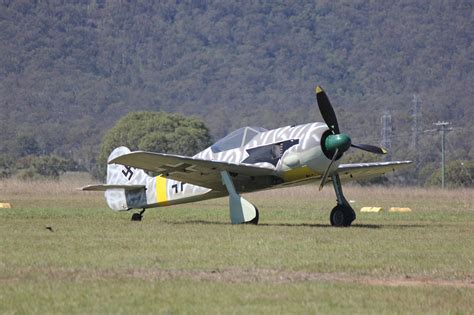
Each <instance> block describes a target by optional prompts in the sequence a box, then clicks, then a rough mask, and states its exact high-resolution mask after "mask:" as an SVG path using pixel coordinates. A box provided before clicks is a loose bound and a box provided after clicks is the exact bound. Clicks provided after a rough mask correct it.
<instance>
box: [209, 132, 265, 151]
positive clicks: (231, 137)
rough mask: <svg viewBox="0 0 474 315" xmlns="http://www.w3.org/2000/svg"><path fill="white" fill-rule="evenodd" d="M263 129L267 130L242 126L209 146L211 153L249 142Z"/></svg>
mask: <svg viewBox="0 0 474 315" xmlns="http://www.w3.org/2000/svg"><path fill="white" fill-rule="evenodd" d="M264 131H267V129H265V128H262V127H242V128H240V129H237V130H235V131H233V132H231V133H229V134H228V135H227V136H225V137H224V138H222V139H220V140H219V141H217V142H216V143H214V144H213V145H212V146H211V150H212V152H213V153H219V152H222V151H227V150H232V149H235V148H239V147H241V146H244V145H246V144H247V143H249V141H250V140H252V138H253V137H255V136H256V135H257V134H259V133H261V132H264Z"/></svg>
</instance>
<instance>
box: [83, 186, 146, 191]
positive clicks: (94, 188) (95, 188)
mask: <svg viewBox="0 0 474 315" xmlns="http://www.w3.org/2000/svg"><path fill="white" fill-rule="evenodd" d="M142 188H145V185H109V184H101V185H88V186H85V187H82V188H81V190H84V191H106V190H109V189H125V190H136V189H142Z"/></svg>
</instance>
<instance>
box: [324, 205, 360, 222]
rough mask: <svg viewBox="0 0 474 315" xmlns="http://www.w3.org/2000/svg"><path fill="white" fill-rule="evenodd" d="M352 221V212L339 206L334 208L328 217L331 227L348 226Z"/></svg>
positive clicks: (353, 217)
mask: <svg viewBox="0 0 474 315" xmlns="http://www.w3.org/2000/svg"><path fill="white" fill-rule="evenodd" d="M354 219H355V213H354V210H352V209H351V208H348V207H344V206H341V205H337V206H335V207H334V208H333V209H332V211H331V215H330V216H329V220H330V221H331V225H332V226H336V227H341V226H350V225H351V223H352V221H354Z"/></svg>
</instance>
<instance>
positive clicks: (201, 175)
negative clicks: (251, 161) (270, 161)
mask: <svg viewBox="0 0 474 315" xmlns="http://www.w3.org/2000/svg"><path fill="white" fill-rule="evenodd" d="M113 163H116V164H123V165H127V166H132V167H136V168H140V169H143V170H146V171H152V172H156V173H159V174H162V175H163V176H165V177H169V178H172V179H175V180H178V181H181V182H185V183H189V184H193V185H198V186H201V187H208V188H211V189H217V190H219V189H223V188H224V187H223V185H222V179H221V175H220V172H221V171H228V172H229V173H231V174H237V175H246V176H249V177H255V176H266V175H273V174H274V173H275V170H274V169H273V168H263V167H257V166H253V165H248V164H233V163H227V162H222V161H211V160H203V159H197V158H192V157H188V156H181V155H173V154H164V153H153V152H144V151H136V152H132V153H128V154H124V155H121V156H119V157H117V158H115V159H113V160H111V161H109V164H113Z"/></svg>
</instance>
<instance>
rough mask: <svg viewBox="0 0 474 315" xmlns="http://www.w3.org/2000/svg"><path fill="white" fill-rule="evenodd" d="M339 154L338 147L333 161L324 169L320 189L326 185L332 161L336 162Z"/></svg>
mask: <svg viewBox="0 0 474 315" xmlns="http://www.w3.org/2000/svg"><path fill="white" fill-rule="evenodd" d="M338 154H339V149H336V151H335V152H334V155H333V156H332V159H331V163H329V165H328V167H327V168H326V170H325V171H324V175H323V177H322V178H321V183H320V184H319V191H321V190H322V189H323V187H324V185H326V181H327V179H328V175H329V170H330V169H331V166H332V163H334V161H335V160H336V157H337V155H338Z"/></svg>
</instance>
